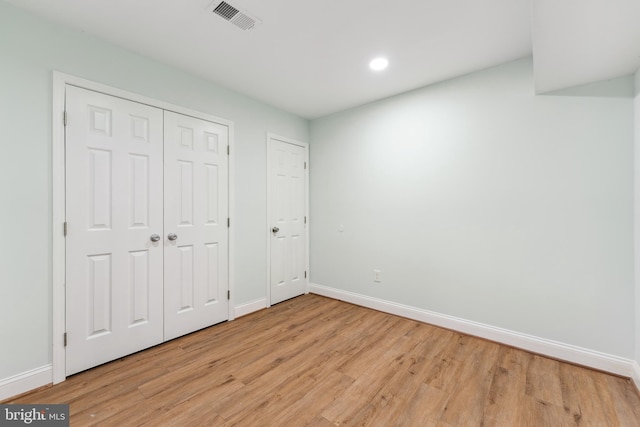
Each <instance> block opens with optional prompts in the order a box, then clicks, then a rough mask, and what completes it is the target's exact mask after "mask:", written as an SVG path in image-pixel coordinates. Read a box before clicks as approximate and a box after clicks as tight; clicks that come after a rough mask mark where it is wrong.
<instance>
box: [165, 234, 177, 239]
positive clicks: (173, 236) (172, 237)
mask: <svg viewBox="0 0 640 427" xmlns="http://www.w3.org/2000/svg"><path fill="white" fill-rule="evenodd" d="M177 238H178V235H177V234H176V233H169V234H168V235H167V239H169V240H176V239H177Z"/></svg>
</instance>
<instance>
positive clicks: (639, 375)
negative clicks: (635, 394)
mask: <svg viewBox="0 0 640 427" xmlns="http://www.w3.org/2000/svg"><path fill="white" fill-rule="evenodd" d="M631 364H632V365H633V366H632V370H633V372H632V374H631V380H632V381H633V382H634V383H635V385H636V388H637V389H638V391H640V365H639V364H638V362H636V361H635V360H634V361H633V362H631Z"/></svg>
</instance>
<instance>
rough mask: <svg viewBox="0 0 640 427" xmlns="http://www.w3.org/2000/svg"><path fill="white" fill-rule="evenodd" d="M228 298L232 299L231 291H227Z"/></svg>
mask: <svg viewBox="0 0 640 427" xmlns="http://www.w3.org/2000/svg"><path fill="white" fill-rule="evenodd" d="M227 299H231V291H227Z"/></svg>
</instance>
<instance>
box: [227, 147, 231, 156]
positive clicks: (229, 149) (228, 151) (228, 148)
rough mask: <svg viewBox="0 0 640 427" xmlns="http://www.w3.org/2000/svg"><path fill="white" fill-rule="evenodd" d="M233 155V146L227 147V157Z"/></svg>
mask: <svg viewBox="0 0 640 427" xmlns="http://www.w3.org/2000/svg"><path fill="white" fill-rule="evenodd" d="M230 155H231V146H230V145H227V156H230Z"/></svg>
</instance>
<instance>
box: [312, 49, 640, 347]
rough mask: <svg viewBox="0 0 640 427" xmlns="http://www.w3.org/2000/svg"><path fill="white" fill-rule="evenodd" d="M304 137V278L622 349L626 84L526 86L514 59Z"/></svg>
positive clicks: (628, 271) (628, 153) (627, 237)
mask: <svg viewBox="0 0 640 427" xmlns="http://www.w3.org/2000/svg"><path fill="white" fill-rule="evenodd" d="M380 78H384V76H383V75H381V76H380ZM630 78H631V77H629V78H623V79H620V80H619V81H617V82H611V83H610V84H611V85H612V87H618V86H620V87H622V88H624V87H632V85H631V84H630V83H629V79H630ZM615 92H616V91H614V93H615ZM622 92H624V90H622ZM581 95H584V94H581ZM311 141H312V145H311V170H310V173H311V176H310V181H311V189H310V191H311V195H312V197H311V279H312V282H313V283H317V284H319V285H324V286H328V287H333V288H337V289H340V290H344V291H349V292H355V293H357V294H361V295H366V296H371V297H375V298H381V299H384V300H387V301H392V302H396V303H400V304H405V305H409V306H412V307H417V308H420V309H425V310H430V311H434V312H438V313H442V314H447V315H452V316H456V317H459V318H462V319H467V320H471V321H476V322H480V323H484V324H487V325H491V326H496V327H501V328H506V329H509V330H512V331H516V332H520V333H525V334H530V335H534V336H538V337H542V338H546V339H549V340H555V341H558V342H561V343H565V344H570V345H575V346H579V347H583V348H586V349H591V350H594V351H600V352H604V353H608V354H612V355H617V356H620V357H626V358H631V357H633V354H634V345H633V341H634V340H633V329H634V301H633V287H634V284H633V214H632V212H633V96H632V93H628V94H626V96H616V95H614V96H609V97H600V96H598V97H594V96H534V90H533V76H532V61H531V59H522V60H519V61H516V62H512V63H509V64H505V65H502V66H499V67H495V68H492V69H488V70H485V71H482V72H478V73H474V74H470V75H467V76H464V77H461V78H457V79H454V80H450V81H447V82H444V83H441V84H437V85H433V86H430V87H426V88H423V89H420V90H416V91H413V92H409V93H406V94H403V95H399V96H396V97H392V98H389V99H386V100H383V101H380V102H376V103H373V104H369V105H366V106H362V107H360V108H355V109H352V110H348V111H344V112H342V113H337V114H334V115H331V116H328V117H324V118H320V119H317V120H313V121H312V122H311ZM341 230H342V231H341ZM374 269H378V270H380V271H381V274H380V279H381V282H380V283H376V282H374V273H373V270H374ZM371 327H375V325H371Z"/></svg>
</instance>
